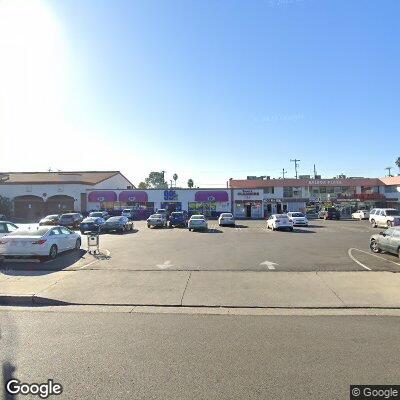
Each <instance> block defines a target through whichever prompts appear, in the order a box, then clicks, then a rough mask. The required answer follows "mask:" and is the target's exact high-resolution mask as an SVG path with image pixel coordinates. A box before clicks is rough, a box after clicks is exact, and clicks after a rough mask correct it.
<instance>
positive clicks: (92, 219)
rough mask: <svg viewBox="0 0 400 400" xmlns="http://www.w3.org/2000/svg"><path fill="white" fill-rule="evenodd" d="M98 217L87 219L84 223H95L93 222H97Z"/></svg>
mask: <svg viewBox="0 0 400 400" xmlns="http://www.w3.org/2000/svg"><path fill="white" fill-rule="evenodd" d="M97 219H98V218H97V217H87V218H85V219H84V220H83V221H82V222H93V221H97Z"/></svg>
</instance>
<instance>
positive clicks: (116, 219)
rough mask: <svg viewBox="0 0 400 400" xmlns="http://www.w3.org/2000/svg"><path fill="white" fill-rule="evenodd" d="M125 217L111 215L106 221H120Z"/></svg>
mask: <svg viewBox="0 0 400 400" xmlns="http://www.w3.org/2000/svg"><path fill="white" fill-rule="evenodd" d="M123 219H124V218H123V217H111V218H108V220H107V221H106V223H107V222H118V221H122V220H123Z"/></svg>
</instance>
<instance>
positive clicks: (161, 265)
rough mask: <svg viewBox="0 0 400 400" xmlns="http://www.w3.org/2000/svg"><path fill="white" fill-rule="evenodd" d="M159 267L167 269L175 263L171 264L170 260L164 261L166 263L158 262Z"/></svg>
mask: <svg viewBox="0 0 400 400" xmlns="http://www.w3.org/2000/svg"><path fill="white" fill-rule="evenodd" d="M157 267H158V268H160V269H167V268H170V267H173V264H171V261H170V260H167V261H164V264H157Z"/></svg>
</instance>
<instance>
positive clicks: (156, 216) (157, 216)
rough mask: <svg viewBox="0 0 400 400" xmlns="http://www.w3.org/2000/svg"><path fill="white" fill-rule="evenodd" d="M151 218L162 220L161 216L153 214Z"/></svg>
mask: <svg viewBox="0 0 400 400" xmlns="http://www.w3.org/2000/svg"><path fill="white" fill-rule="evenodd" d="M150 218H162V215H161V214H153V215H151V216H150Z"/></svg>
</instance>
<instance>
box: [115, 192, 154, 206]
mask: <svg viewBox="0 0 400 400" xmlns="http://www.w3.org/2000/svg"><path fill="white" fill-rule="evenodd" d="M148 200H149V198H148V196H147V193H146V192H144V191H141V190H126V191H124V192H121V193H120V194H119V201H121V202H128V201H133V202H136V203H147V201H148Z"/></svg>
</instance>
